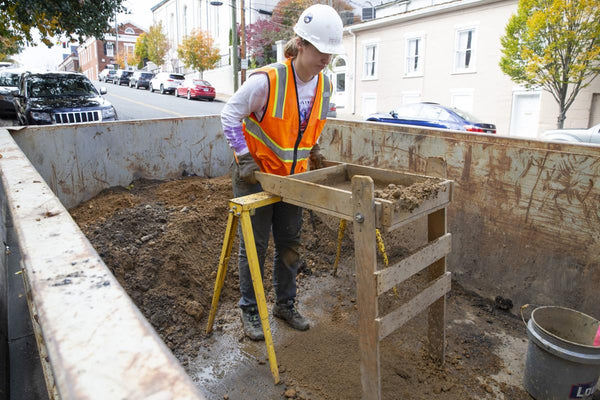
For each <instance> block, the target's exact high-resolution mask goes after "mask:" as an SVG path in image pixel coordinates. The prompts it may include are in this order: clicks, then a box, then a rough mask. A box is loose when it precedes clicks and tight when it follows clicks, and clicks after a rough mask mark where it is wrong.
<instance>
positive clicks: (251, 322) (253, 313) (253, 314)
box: [242, 306, 265, 341]
mask: <svg viewBox="0 0 600 400" xmlns="http://www.w3.org/2000/svg"><path fill="white" fill-rule="evenodd" d="M242 325H244V333H245V334H246V336H248V337H249V338H250V339H252V340H256V341H259V340H265V335H264V334H263V330H262V324H261V323H260V316H259V315H258V308H256V307H252V306H251V307H242Z"/></svg>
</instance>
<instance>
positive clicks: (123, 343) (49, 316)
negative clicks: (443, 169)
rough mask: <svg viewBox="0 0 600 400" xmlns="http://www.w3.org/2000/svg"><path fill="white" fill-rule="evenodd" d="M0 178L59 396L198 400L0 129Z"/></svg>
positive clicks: (172, 359) (151, 331) (174, 362)
mask: <svg viewBox="0 0 600 400" xmlns="http://www.w3.org/2000/svg"><path fill="white" fill-rule="evenodd" d="M0 178H1V179H0V184H1V185H2V190H1V191H0V195H1V196H2V200H0V203H1V204H3V205H4V209H3V211H5V212H6V213H7V214H8V215H10V219H11V220H12V224H13V229H14V232H15V236H16V241H17V245H18V248H19V251H20V254H21V257H22V258H21V264H22V267H23V269H22V271H20V272H22V276H23V277H24V280H25V281H26V283H27V285H26V286H27V298H28V300H30V301H31V303H32V305H33V307H31V308H30V310H31V312H32V314H33V316H32V318H33V319H34V320H35V325H34V326H35V327H36V328H37V327H39V331H38V330H36V338H38V339H39V340H40V341H41V342H43V344H44V348H45V349H47V355H48V360H49V363H50V365H51V370H52V374H53V376H52V379H50V378H48V377H47V382H51V381H53V382H54V383H55V384H56V388H57V390H58V393H59V395H60V398H62V399H103V400H104V399H125V398H155V399H159V398H160V399H203V398H204V396H203V395H202V394H201V393H199V392H198V390H197V388H196V387H195V386H194V385H193V383H192V381H191V380H190V379H189V377H188V376H187V375H186V374H185V372H184V370H183V368H182V367H181V365H180V364H179V363H178V362H177V360H176V359H175V357H174V356H173V355H172V354H171V353H170V352H169V350H168V349H167V347H166V346H165V344H164V343H163V342H162V341H161V340H160V338H159V336H158V335H157V334H156V332H155V331H154V329H153V328H152V327H151V326H150V324H149V323H148V322H147V321H146V320H145V319H144V317H143V316H142V314H141V313H140V312H139V310H138V309H137V307H136V306H135V305H134V304H133V302H132V301H131V299H130V298H129V297H128V296H127V294H126V293H125V291H124V290H123V288H122V287H121V285H119V283H118V282H117V280H116V278H115V277H114V276H113V275H112V274H111V273H110V271H109V270H108V268H107V267H106V265H105V264H104V262H103V261H102V260H101V259H100V257H99V256H98V254H97V253H96V251H95V250H94V248H93V247H92V246H91V244H90V243H89V241H88V240H87V238H86V237H85V236H84V235H83V233H82V232H81V230H79V227H78V226H77V225H76V224H75V222H74V221H73V219H72V218H71V216H70V215H69V213H68V211H67V210H66V209H65V208H64V206H63V205H62V204H61V203H60V201H59V200H58V198H57V197H56V196H55V195H54V193H52V191H51V190H50V188H49V187H48V186H47V185H46V183H45V182H44V181H43V179H42V177H41V176H40V174H38V172H37V171H36V170H35V169H34V168H33V166H32V165H31V164H30V162H29V161H28V159H27V158H26V157H25V154H23V152H22V151H21V149H20V148H19V147H18V146H17V144H16V143H15V141H14V140H13V139H12V138H11V136H10V134H9V133H8V132H7V131H6V130H4V129H0ZM3 230H4V228H3ZM5 279H6V277H0V280H3V281H4V280H5ZM4 285H5V284H3V286H4ZM42 356H43V357H45V353H42ZM50 386H52V387H53V383H50ZM51 389H52V388H51Z"/></svg>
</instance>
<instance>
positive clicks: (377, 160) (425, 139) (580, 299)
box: [321, 120, 600, 318]
mask: <svg viewBox="0 0 600 400" xmlns="http://www.w3.org/2000/svg"><path fill="white" fill-rule="evenodd" d="M321 143H322V145H321V147H322V149H323V152H324V154H325V155H326V157H328V158H330V159H333V160H339V161H342V162H349V163H360V164H364V165H371V166H374V167H379V168H390V169H396V170H399V171H409V172H415V173H423V174H429V175H437V176H439V177H446V178H448V179H451V180H454V181H455V185H454V194H453V202H452V205H451V206H450V207H449V219H448V222H449V224H450V229H449V230H450V231H451V232H452V234H453V237H454V240H453V249H452V253H451V254H450V256H449V257H448V265H449V270H451V271H452V272H453V273H454V274H455V277H456V278H457V279H458V281H459V282H461V283H463V284H465V285H467V286H468V287H470V288H472V289H478V290H480V291H481V292H482V294H484V295H487V296H488V297H495V296H497V295H501V296H503V297H510V298H512V299H513V301H515V303H516V304H522V303H537V304H548V305H553V304H560V305H566V306H570V307H573V308H576V309H578V310H580V311H583V312H586V313H588V314H591V315H594V316H595V317H597V318H598V317H600V311H599V310H598V306H597V302H596V300H595V298H596V296H595V293H597V288H598V284H599V283H600V255H599V254H600V147H594V146H585V145H575V144H566V143H565V144H561V143H548V142H542V141H537V140H523V139H514V138H508V137H498V136H494V135H476V134H466V133H458V132H450V131H436V130H430V129H419V128H412V127H403V126H398V125H387V124H377V123H363V122H351V121H342V120H332V121H329V122H328V123H327V126H326V129H325V131H324V133H323V136H322V139H321Z"/></svg>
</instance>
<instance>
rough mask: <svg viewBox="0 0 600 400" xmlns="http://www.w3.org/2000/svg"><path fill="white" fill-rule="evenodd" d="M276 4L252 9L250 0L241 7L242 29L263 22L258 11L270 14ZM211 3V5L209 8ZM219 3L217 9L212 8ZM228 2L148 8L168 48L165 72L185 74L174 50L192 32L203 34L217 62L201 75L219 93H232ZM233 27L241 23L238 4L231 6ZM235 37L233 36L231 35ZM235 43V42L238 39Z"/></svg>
mask: <svg viewBox="0 0 600 400" xmlns="http://www.w3.org/2000/svg"><path fill="white" fill-rule="evenodd" d="M233 1H235V0H233ZM277 2H278V0H264V1H262V2H261V3H260V7H258V6H256V7H253V6H252V1H251V0H246V1H245V4H244V8H245V19H246V25H249V24H251V23H252V22H255V21H257V20H258V19H259V18H264V15H261V14H260V13H259V10H268V11H271V10H272V9H273V7H274V6H275V5H276V4H277ZM211 3H212V4H211ZM218 3H222V4H221V5H216V4H218ZM232 7H233V2H232V0H219V1H211V0H163V1H161V2H160V3H158V4H156V5H155V6H154V7H152V18H153V23H154V24H157V23H158V22H159V21H160V22H162V26H163V30H164V33H165V34H166V35H167V38H168V39H169V43H170V45H171V48H170V50H169V52H168V54H167V56H166V60H165V64H164V65H163V66H162V68H163V70H165V71H174V72H179V73H187V72H191V71H187V70H186V69H185V66H184V65H183V63H182V62H181V61H180V60H179V59H178V57H177V47H178V46H179V45H180V44H181V42H182V40H183V38H184V37H185V36H186V35H189V34H190V33H191V32H192V30H194V29H200V30H203V31H207V32H208V33H209V34H210V36H211V37H212V38H213V40H214V41H215V46H216V47H218V48H219V50H220V53H221V62H220V64H219V66H218V67H217V68H216V69H215V70H213V71H205V74H204V77H205V79H207V80H209V81H210V82H211V83H212V84H213V85H214V86H215V88H216V90H217V92H220V93H233V78H232V76H233V71H232V66H231V46H230V42H229V41H230V30H231V28H232ZM235 9H236V19H237V24H238V25H239V24H240V21H241V3H240V0H237V1H236V2H235ZM234 33H235V32H234ZM238 43H239V38H238Z"/></svg>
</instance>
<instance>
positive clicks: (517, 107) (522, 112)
mask: <svg viewBox="0 0 600 400" xmlns="http://www.w3.org/2000/svg"><path fill="white" fill-rule="evenodd" d="M539 117H540V93H539V92H537V93H536V92H514V93H513V106H512V112H511V117H510V133H509V134H510V136H519V137H528V138H537V137H538V126H539Z"/></svg>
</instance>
